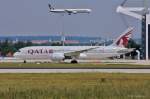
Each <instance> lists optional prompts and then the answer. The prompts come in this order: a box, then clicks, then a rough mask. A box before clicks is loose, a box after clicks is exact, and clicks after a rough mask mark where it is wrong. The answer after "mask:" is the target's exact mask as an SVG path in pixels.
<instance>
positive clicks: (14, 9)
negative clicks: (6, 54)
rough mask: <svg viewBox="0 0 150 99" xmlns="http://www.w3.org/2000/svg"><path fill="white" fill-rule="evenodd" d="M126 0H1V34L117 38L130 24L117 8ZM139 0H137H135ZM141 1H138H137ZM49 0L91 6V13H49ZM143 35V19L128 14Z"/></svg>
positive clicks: (57, 5) (137, 32) (60, 5)
mask: <svg viewBox="0 0 150 99" xmlns="http://www.w3.org/2000/svg"><path fill="white" fill-rule="evenodd" d="M122 1H123V0H0V35H59V34H60V32H61V31H62V24H64V25H63V26H64V27H63V31H64V32H65V34H66V35H77V36H80V35H81V36H101V37H104V38H115V37H117V36H118V35H119V34H120V33H121V32H122V31H124V30H125V29H126V28H127V27H126V25H125V24H124V21H123V20H122V17H121V16H120V15H119V14H117V13H116V7H117V6H118V5H119V4H120V3H121V2H122ZM134 1H136V0H134ZM137 1H138V0H137ZM48 3H51V4H52V5H53V6H54V7H55V8H90V9H92V13H91V14H77V15H72V16H69V15H65V16H63V17H62V16H61V15H58V14H57V15H56V14H50V13H48V10H49V9H48V6H47V5H48ZM125 20H127V23H128V24H129V25H130V26H134V27H135V31H134V38H137V37H138V38H139V37H140V29H141V28H140V21H138V20H136V19H134V18H130V17H125Z"/></svg>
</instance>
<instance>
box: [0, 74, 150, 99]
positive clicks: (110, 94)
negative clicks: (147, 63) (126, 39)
mask: <svg viewBox="0 0 150 99" xmlns="http://www.w3.org/2000/svg"><path fill="white" fill-rule="evenodd" d="M149 93H150V74H105V73H81V74H0V99H150V94H149Z"/></svg>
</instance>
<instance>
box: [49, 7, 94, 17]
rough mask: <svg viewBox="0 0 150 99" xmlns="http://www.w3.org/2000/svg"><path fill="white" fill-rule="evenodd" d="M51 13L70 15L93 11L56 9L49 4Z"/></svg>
mask: <svg viewBox="0 0 150 99" xmlns="http://www.w3.org/2000/svg"><path fill="white" fill-rule="evenodd" d="M48 6H49V9H50V11H49V12H53V13H68V14H69V15H71V14H77V13H90V12H91V11H92V10H91V9H55V8H53V7H52V6H51V4H48Z"/></svg>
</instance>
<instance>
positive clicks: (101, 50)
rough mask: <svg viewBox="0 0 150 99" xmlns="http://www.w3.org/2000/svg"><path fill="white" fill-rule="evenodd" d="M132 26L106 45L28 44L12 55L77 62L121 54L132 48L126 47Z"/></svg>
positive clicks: (24, 57)
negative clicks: (28, 45)
mask: <svg viewBox="0 0 150 99" xmlns="http://www.w3.org/2000/svg"><path fill="white" fill-rule="evenodd" d="M132 31H133V28H132V27H130V28H128V29H127V30H126V31H124V32H123V33H122V34H121V35H120V36H119V37H118V38H117V39H116V40H115V41H114V42H113V44H111V45H108V46H30V47H24V48H21V49H19V50H18V51H17V52H16V53H14V57H15V58H17V59H22V60H24V62H26V60H52V61H57V62H62V61H64V60H67V59H69V60H71V61H70V62H71V63H78V60H79V59H88V60H89V59H91V60H94V59H96V60H97V59H102V58H109V57H114V56H118V55H123V54H126V53H129V52H131V51H133V50H134V48H131V49H128V48H126V46H127V44H128V41H129V39H130V38H131V35H132Z"/></svg>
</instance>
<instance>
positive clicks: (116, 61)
mask: <svg viewBox="0 0 150 99" xmlns="http://www.w3.org/2000/svg"><path fill="white" fill-rule="evenodd" d="M39 61H40V62H51V61H50V60H27V62H31V63H34V62H39ZM78 61H79V62H80V63H105V64H138V65H150V60H148V61H145V60H123V59H115V60H78ZM0 62H4V63H7V62H13V63H22V62H23V60H20V59H16V58H13V57H9V58H7V57H4V58H3V57H0ZM65 62H69V63H70V60H66V61H65Z"/></svg>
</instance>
